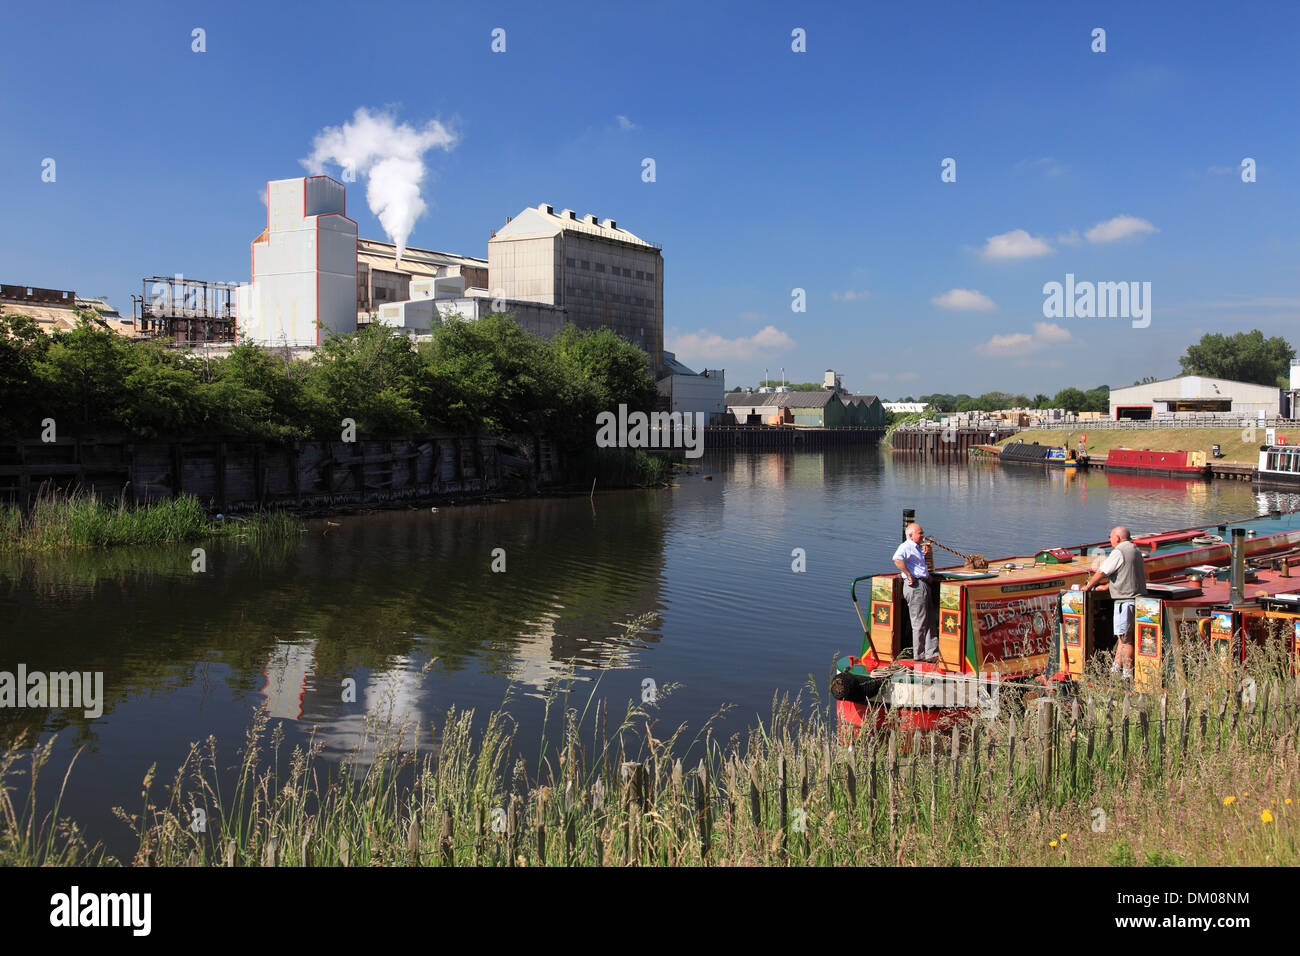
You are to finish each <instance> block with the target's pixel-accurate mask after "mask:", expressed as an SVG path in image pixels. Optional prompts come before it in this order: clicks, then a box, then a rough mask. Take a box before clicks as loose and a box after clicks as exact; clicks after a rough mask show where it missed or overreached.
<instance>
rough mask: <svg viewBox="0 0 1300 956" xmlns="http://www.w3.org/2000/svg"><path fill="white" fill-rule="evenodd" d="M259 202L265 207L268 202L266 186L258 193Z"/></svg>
mask: <svg viewBox="0 0 1300 956" xmlns="http://www.w3.org/2000/svg"><path fill="white" fill-rule="evenodd" d="M257 201H258V202H260V203H261V204H262V205H263V206H265V205H266V204H267V202H268V200H267V198H266V187H265V186H263V187H262V188H261V189H259V190H258V191H257Z"/></svg>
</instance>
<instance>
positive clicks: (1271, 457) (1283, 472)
mask: <svg viewBox="0 0 1300 956" xmlns="http://www.w3.org/2000/svg"><path fill="white" fill-rule="evenodd" d="M1255 481H1256V483H1258V484H1260V485H1263V486H1265V487H1272V488H1285V489H1287V490H1293V489H1300V445H1260V446H1259V464H1258V465H1257V466H1256V468H1255Z"/></svg>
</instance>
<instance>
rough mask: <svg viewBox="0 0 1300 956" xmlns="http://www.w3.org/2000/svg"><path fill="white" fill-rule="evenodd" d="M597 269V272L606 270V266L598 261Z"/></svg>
mask: <svg viewBox="0 0 1300 956" xmlns="http://www.w3.org/2000/svg"><path fill="white" fill-rule="evenodd" d="M596 271H597V272H604V271H605V267H604V265H602V264H601V263H599V262H597V263H596Z"/></svg>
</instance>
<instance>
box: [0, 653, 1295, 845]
mask: <svg viewBox="0 0 1300 956" xmlns="http://www.w3.org/2000/svg"><path fill="white" fill-rule="evenodd" d="M1174 665H1175V666H1174V671H1175V675H1174V677H1173V685H1172V686H1171V688H1170V692H1169V695H1168V697H1166V698H1165V701H1164V702H1165V705H1166V709H1165V710H1163V711H1162V710H1161V709H1160V699H1159V698H1155V697H1153V696H1152V695H1146V696H1142V695H1135V694H1133V693H1132V692H1131V689H1129V688H1125V687H1123V686H1121V685H1120V684H1119V683H1118V682H1114V681H1113V680H1112V679H1111V678H1110V677H1109V675H1108V674H1107V673H1106V672H1105V670H1104V669H1103V668H1102V667H1101V666H1099V667H1098V669H1097V670H1096V671H1095V672H1094V673H1093V674H1091V675H1090V676H1089V679H1088V681H1087V682H1086V686H1084V687H1083V692H1082V693H1081V694H1080V696H1079V697H1078V699H1077V700H1076V701H1068V702H1065V703H1064V705H1063V706H1058V705H1057V704H1051V705H1047V704H1043V705H1040V704H1038V703H1036V702H1033V703H1030V704H1029V705H1028V707H1027V709H1022V706H1020V705H1017V706H1012V703H1011V701H1010V698H1009V695H1008V696H1007V697H1005V698H1004V702H1005V703H1006V706H1002V707H999V708H998V713H997V715H996V716H995V717H993V718H992V719H980V720H978V721H976V722H975V723H973V724H971V725H968V726H966V727H963V728H958V729H957V730H956V731H951V730H950V731H945V732H942V733H938V734H935V735H933V736H927V737H921V736H920V735H919V734H918V735H916V736H912V735H909V734H905V733H901V732H899V731H898V729H897V728H891V727H888V726H887V727H885V728H883V729H882V730H879V731H874V732H871V733H868V734H864V735H860V736H859V737H858V738H857V740H856V741H855V742H854V746H852V747H849V746H846V741H845V739H844V738H843V737H842V736H841V734H840V732H839V731H838V729H837V728H836V727H835V726H834V725H833V723H832V722H831V721H829V720H827V718H826V712H825V711H824V710H823V708H821V707H820V706H819V705H818V704H817V703H816V702H814V703H813V704H812V706H809V707H804V706H801V703H800V701H799V700H798V699H796V700H794V701H791V700H790V699H788V698H781V699H774V701H773V707H772V713H771V717H770V718H769V719H768V720H766V721H763V722H761V723H760V724H758V725H756V726H755V727H754V728H753V729H752V730H751V731H750V732H749V734H748V736H747V738H746V739H744V740H743V741H739V742H733V743H731V744H728V745H723V744H721V743H720V742H719V741H717V740H716V739H714V738H713V737H712V736H711V734H710V730H709V728H708V727H705V728H703V729H702V730H701V731H700V732H699V733H698V734H697V735H696V736H695V738H694V739H693V740H688V739H687V738H686V736H685V732H684V729H683V728H680V727H679V728H677V729H676V730H675V731H672V732H665V733H663V735H662V737H661V736H659V733H658V732H657V731H656V730H655V728H654V725H653V717H654V714H653V711H654V707H653V705H652V706H649V707H646V708H642V707H638V706H633V705H629V706H628V708H627V711H626V713H625V714H624V717H623V719H622V720H621V721H620V722H618V725H617V726H614V727H612V728H610V727H608V721H607V720H606V719H605V716H604V714H603V712H602V708H601V706H600V705H598V704H597V703H595V702H594V699H593V698H589V699H588V700H587V701H586V703H585V704H581V702H579V703H578V704H574V703H573V702H571V701H570V699H569V697H568V696H567V692H564V693H561V694H559V695H557V696H555V697H553V698H552V699H551V700H550V701H549V702H548V710H549V709H550V708H551V707H555V708H557V709H558V712H559V713H561V714H562V715H563V728H564V729H563V734H562V737H561V739H559V740H558V741H551V742H549V743H547V742H545V741H544V742H543V745H542V747H541V749H540V750H539V757H538V761H537V764H536V765H535V766H533V767H532V768H529V767H528V766H526V764H525V762H524V761H523V760H522V758H521V759H519V760H517V761H516V763H515V764H514V765H513V767H509V768H507V764H508V762H509V759H510V754H512V753H514V752H516V748H515V727H514V724H513V721H512V720H511V718H510V717H509V716H508V715H506V714H505V713H500V712H499V713H497V714H495V715H493V716H492V718H491V720H490V721H489V722H488V725H487V728H486V731H485V732H484V733H482V734H481V735H478V736H477V737H475V736H473V735H471V731H470V727H471V720H472V715H471V714H470V713H461V714H456V713H452V714H449V715H448V717H447V720H446V722H445V723H444V724H443V726H442V727H441V728H436V727H435V728H434V730H435V733H434V735H433V736H434V739H435V740H436V745H435V747H434V749H433V750H432V751H431V752H427V753H420V752H417V751H415V750H414V749H413V748H412V747H411V746H410V745H409V741H410V739H411V737H410V732H411V729H412V728H410V727H392V726H390V725H387V724H384V723H382V722H377V721H374V720H373V719H372V720H370V721H369V722H368V723H367V735H366V739H365V741H364V742H363V743H362V744H361V745H360V746H359V747H358V748H357V751H356V753H355V755H354V758H353V759H351V760H349V761H347V762H345V763H344V764H343V765H342V766H341V767H329V766H322V763H321V761H320V752H321V751H320V746H319V745H318V744H317V743H315V742H314V741H313V742H312V743H310V744H309V745H308V746H306V747H295V748H294V750H293V752H292V754H291V755H290V756H289V759H288V765H287V768H286V767H285V765H284V764H283V763H282V762H281V756H280V749H281V746H282V743H283V736H282V734H281V732H280V731H279V728H278V726H277V727H276V728H272V729H270V732H269V733H268V720H267V718H266V717H265V716H258V717H257V718H256V719H255V720H254V723H253V725H252V727H251V728H250V730H249V731H248V733H247V736H246V738H245V741H244V746H243V749H242V752H241V759H240V762H239V764H238V767H237V771H236V774H235V777H236V779H235V781H234V784H233V786H230V785H229V783H230V780H229V778H228V777H226V776H225V775H223V774H220V773H218V766H219V763H220V761H219V758H218V756H217V747H216V741H215V740H214V739H213V738H208V740H207V741H206V742H205V743H203V744H196V745H195V746H194V747H193V748H192V750H191V752H190V754H189V757H188V758H187V759H186V761H185V762H184V763H183V765H182V766H181V767H180V768H179V769H178V770H177V771H176V773H175V775H174V776H173V777H172V778H171V780H170V783H169V785H168V786H166V787H164V788H163V791H162V792H161V793H159V794H157V795H155V787H154V782H155V776H156V775H155V769H156V768H151V769H150V770H149V772H148V774H147V775H146V776H145V779H144V784H143V787H142V794H141V796H142V805H141V806H140V807H139V809H138V812H129V811H128V810H126V809H124V808H116V809H115V813H116V814H117V815H118V817H119V818H120V819H121V820H122V821H123V822H124V823H125V824H126V825H128V826H129V827H130V828H131V829H132V832H133V833H134V834H135V835H136V838H137V839H138V850H137V851H136V853H135V855H134V857H133V858H132V859H131V860H129V861H119V860H115V859H113V858H111V857H108V856H107V855H106V854H105V853H103V852H102V850H100V849H98V848H97V847H92V846H87V844H86V843H85V841H84V840H83V839H82V836H81V832H80V830H79V829H78V828H77V827H76V825H75V824H74V823H73V822H71V821H68V820H66V819H61V818H60V817H59V815H58V812H57V807H56V809H55V812H54V813H52V814H49V815H46V816H44V817H40V818H39V819H38V814H37V813H36V811H35V810H34V809H33V808H32V801H31V800H30V798H28V799H27V802H26V803H24V802H23V801H22V800H20V801H18V802H17V803H15V801H14V800H13V799H12V794H13V791H14V786H13V778H14V777H15V776H16V775H17V774H19V773H20V772H21V769H22V766H21V765H22V763H23V762H26V763H29V764H30V768H31V769H30V772H29V775H30V779H31V781H32V782H33V784H34V783H35V782H36V780H37V778H38V776H40V775H41V773H42V770H43V768H45V765H46V763H47V762H48V759H49V754H50V749H51V745H50V744H48V743H47V744H45V745H44V746H43V747H38V748H36V749H35V750H34V751H29V752H20V751H19V750H17V749H14V748H10V749H9V750H6V751H3V752H0V865H20V866H37V865H45V864H54V865H60V864H92V865H93V864H101V865H114V864H118V863H123V862H125V863H133V864H136V865H179V864H190V865H215V866H279V865H306V866H366V865H391V866H416V865H459V866H466V865H481V866H536V865H642V866H647V865H648V866H655V865H661V866H698V865H755V864H758V865H857V866H862V865H897V864H937V865H950V866H951V865H960V864H976V865H1044V864H1045V865H1115V864H1145V865H1152V866H1156V865H1182V864H1195V865H1207V866H1222V865H1238V864H1246V865H1270V866H1271V865H1288V866H1293V865H1296V864H1297V863H1300V740H1298V736H1300V719H1298V718H1300V714H1298V713H1297V693H1298V689H1297V684H1296V682H1295V679H1294V677H1292V676H1290V675H1289V672H1288V671H1287V670H1286V667H1285V665H1284V663H1283V661H1282V658H1281V655H1280V654H1279V655H1273V656H1270V655H1268V654H1265V653H1262V652H1260V653H1254V654H1252V656H1251V658H1250V659H1249V660H1248V661H1247V662H1246V665H1245V668H1244V670H1243V671H1242V672H1239V673H1237V674H1234V675H1229V674H1227V673H1225V672H1224V671H1223V670H1222V669H1221V668H1220V666H1219V665H1218V663H1217V662H1216V661H1215V660H1213V659H1211V658H1210V657H1209V656H1208V655H1207V654H1202V653H1201V652H1200V651H1199V649H1198V650H1196V651H1195V652H1193V651H1191V650H1190V649H1189V650H1185V651H1183V652H1180V653H1179V654H1177V655H1176V659H1175V662H1174ZM1245 677H1249V678H1251V680H1252V681H1253V683H1250V682H1247V683H1246V685H1245V686H1248V687H1250V688H1256V689H1257V692H1252V693H1247V694H1245V695H1243V694H1242V693H1241V692H1240V688H1241V687H1242V686H1243V682H1242V681H1243V678H1245ZM1184 692H1185V694H1186V696H1185V697H1184ZM814 693H815V691H814ZM1004 693H1005V692H1004ZM661 694H662V690H661ZM1184 701H1185V703H1184ZM1022 704H1023V701H1022ZM1076 704H1077V706H1076ZM1040 707H1045V708H1047V710H1046V711H1045V713H1047V714H1050V715H1052V716H1051V719H1050V721H1045V720H1044V719H1043V718H1040V717H1039V716H1038V711H1039V709H1040ZM404 740H405V741H407V742H408V743H406V744H404V743H403V741H404ZM74 763H75V758H74ZM72 770H73V768H72V767H71V766H70V767H69V769H68V772H67V773H65V774H64V775H63V778H62V784H61V787H60V794H62V793H63V792H66V788H67V787H68V786H69V781H70V779H71V777H72ZM286 770H287V772H286ZM223 779H224V780H225V781H226V783H227V786H226V787H225V788H223V785H222V780H223ZM196 810H202V811H203V816H204V818H205V821H206V825H205V827H204V828H203V829H202V830H201V831H199V832H196V830H195V829H194V827H192V825H191V824H192V822H193V821H194V820H195V819H196V814H195V811H196Z"/></svg>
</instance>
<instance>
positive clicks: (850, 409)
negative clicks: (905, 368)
mask: <svg viewBox="0 0 1300 956" xmlns="http://www.w3.org/2000/svg"><path fill="white" fill-rule="evenodd" d="M727 411H728V412H729V413H730V414H731V416H732V418H733V419H734V420H735V423H736V424H740V425H752V424H758V425H802V426H804V427H807V428H883V427H884V424H885V406H884V405H883V404H881V402H880V399H879V398H877V397H876V396H875V395H849V394H847V393H843V392H837V391H832V390H829V389H824V390H822V391H820V392H795V391H791V390H790V389H788V388H784V389H767V390H763V389H760V390H759V391H757V392H729V393H728V394H727Z"/></svg>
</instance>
